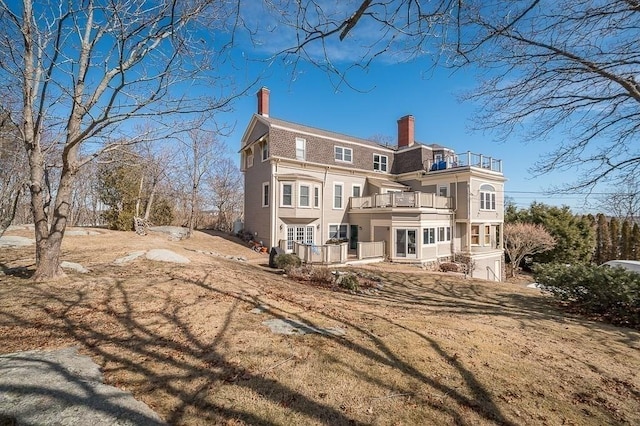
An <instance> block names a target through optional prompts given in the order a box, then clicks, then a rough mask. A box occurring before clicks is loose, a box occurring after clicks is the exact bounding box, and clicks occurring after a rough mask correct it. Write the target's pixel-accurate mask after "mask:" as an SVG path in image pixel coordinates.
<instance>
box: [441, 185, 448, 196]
mask: <svg viewBox="0 0 640 426" xmlns="http://www.w3.org/2000/svg"><path fill="white" fill-rule="evenodd" d="M438 195H439V196H441V197H448V196H449V185H446V184H444V185H442V184H441V185H438Z"/></svg>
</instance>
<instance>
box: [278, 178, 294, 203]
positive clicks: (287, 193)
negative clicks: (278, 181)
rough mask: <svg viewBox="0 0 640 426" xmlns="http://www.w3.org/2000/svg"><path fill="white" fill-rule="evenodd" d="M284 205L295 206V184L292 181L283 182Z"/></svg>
mask: <svg viewBox="0 0 640 426" xmlns="http://www.w3.org/2000/svg"><path fill="white" fill-rule="evenodd" d="M281 204H282V205H283V206H293V185H292V184H290V183H283V184H282V203H281Z"/></svg>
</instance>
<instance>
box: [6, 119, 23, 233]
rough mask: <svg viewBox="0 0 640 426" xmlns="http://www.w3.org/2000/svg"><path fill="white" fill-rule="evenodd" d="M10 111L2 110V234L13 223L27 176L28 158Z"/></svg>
mask: <svg viewBox="0 0 640 426" xmlns="http://www.w3.org/2000/svg"><path fill="white" fill-rule="evenodd" d="M8 117H9V115H8V113H7V112H5V111H3V110H0V235H2V234H3V233H4V231H5V230H6V228H7V227H8V226H9V225H11V222H12V221H13V219H14V217H15V216H16V212H17V210H18V206H19V203H20V201H21V199H22V194H23V192H24V189H25V185H26V183H27V181H28V178H27V173H26V171H27V169H28V168H27V167H26V165H27V158H26V155H25V153H24V150H22V148H21V147H20V145H19V144H18V143H17V141H18V140H19V134H18V128H17V127H16V126H14V125H13V123H11V122H10V121H9V120H8Z"/></svg>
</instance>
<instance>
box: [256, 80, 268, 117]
mask: <svg viewBox="0 0 640 426" xmlns="http://www.w3.org/2000/svg"><path fill="white" fill-rule="evenodd" d="M257 95H258V114H260V115H263V116H265V117H268V116H269V89H267V88H266V87H262V88H260V90H258V93H257Z"/></svg>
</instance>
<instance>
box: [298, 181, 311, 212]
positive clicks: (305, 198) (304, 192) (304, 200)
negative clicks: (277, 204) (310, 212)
mask: <svg viewBox="0 0 640 426" xmlns="http://www.w3.org/2000/svg"><path fill="white" fill-rule="evenodd" d="M309 196H310V188H309V185H300V199H299V206H300V207H309V206H310V204H309Z"/></svg>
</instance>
